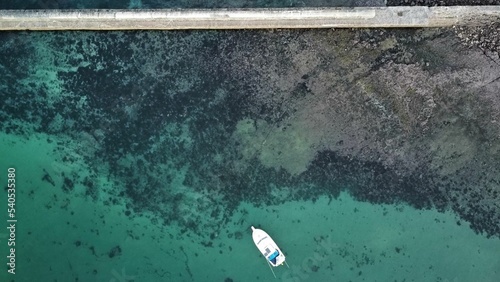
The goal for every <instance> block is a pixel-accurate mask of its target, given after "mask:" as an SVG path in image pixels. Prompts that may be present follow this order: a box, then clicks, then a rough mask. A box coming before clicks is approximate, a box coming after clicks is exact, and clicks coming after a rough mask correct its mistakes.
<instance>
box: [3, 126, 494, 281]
mask: <svg viewBox="0 0 500 282" xmlns="http://www.w3.org/2000/svg"><path fill="white" fill-rule="evenodd" d="M47 138H49V139H50V140H52V142H51V143H48V142H47ZM57 141H58V139H57V138H55V137H49V136H47V135H42V134H40V135H38V134H33V135H32V136H31V137H30V138H29V139H26V138H24V137H18V136H12V135H5V134H3V133H2V134H0V144H1V145H0V155H1V156H2V158H1V160H0V171H3V172H5V173H2V174H0V180H1V181H2V182H3V183H6V180H5V178H6V171H7V167H10V166H14V167H15V168H16V171H17V177H16V180H17V183H18V186H17V189H18V190H17V198H16V199H17V205H18V206H17V216H18V229H17V230H16V232H17V235H16V239H17V242H18V245H17V246H16V247H17V250H16V254H17V259H18V260H17V262H18V268H17V271H16V272H17V274H16V276H15V281H55V279H57V281H75V279H76V277H78V278H79V281H132V280H134V281H224V279H226V278H228V277H229V278H231V279H233V281H257V279H259V281H268V280H273V279H274V278H273V277H272V273H271V272H270V270H269V268H268V266H267V265H266V261H265V260H264V258H262V257H261V255H260V254H259V252H258V250H257V249H256V248H255V246H254V245H253V242H252V239H251V232H250V226H251V225H254V226H258V227H261V228H263V229H264V230H266V231H267V232H268V233H269V234H270V235H271V236H273V238H274V239H275V241H276V242H277V243H278V244H279V245H280V247H281V248H282V249H283V251H284V252H285V253H286V255H287V260H288V263H289V265H290V269H287V268H286V267H280V268H277V269H275V271H276V275H277V276H278V279H277V280H276V281H349V280H352V281H404V280H405V279H406V281H496V280H495V279H494V277H499V275H500V273H499V272H500V257H499V256H498V254H499V253H500V240H499V239H498V238H491V239H487V238H485V237H484V236H482V235H477V234H475V233H474V232H473V231H472V230H470V229H469V227H468V224H467V223H465V222H461V225H458V224H457V221H458V219H457V218H456V217H455V216H454V215H453V214H450V213H437V212H436V211H433V210H427V211H419V210H415V209H413V208H410V207H407V206H403V205H400V206H389V205H371V204H368V203H360V202H356V201H354V200H353V199H352V198H350V197H349V196H348V195H347V194H342V195H341V197H339V198H338V199H332V200H331V201H330V200H329V199H328V198H325V197H322V198H319V200H317V201H316V202H314V203H313V202H288V203H285V204H282V205H277V206H268V207H262V208H257V207H254V206H252V205H250V204H245V203H243V204H241V205H240V207H239V208H238V211H237V212H236V213H235V214H234V215H233V217H232V218H231V221H230V222H229V223H228V224H227V226H226V227H225V228H224V231H223V232H221V233H220V234H218V236H217V237H216V238H214V240H212V242H211V246H203V245H201V244H200V243H199V241H198V238H196V237H195V236H194V235H190V234H189V232H187V233H185V234H183V235H179V230H178V228H177V227H176V226H174V225H172V226H167V227H164V226H161V224H154V223H152V221H151V220H150V219H148V218H147V217H150V218H154V216H153V215H147V214H146V215H143V216H135V217H132V218H129V217H127V216H125V215H124V210H125V208H124V207H123V203H122V202H123V201H122V200H119V202H118V203H117V204H115V205H103V204H102V203H103V201H104V200H105V199H106V198H107V197H109V195H107V194H106V193H107V192H106V191H108V190H110V189H109V187H110V186H112V185H119V184H120V183H119V182H115V181H116V180H114V179H112V178H109V179H108V175H107V171H106V170H105V169H104V168H103V169H102V170H99V169H97V171H98V173H99V174H98V176H97V177H96V179H95V183H96V184H98V185H99V187H101V192H102V193H101V194H100V195H99V198H98V200H97V201H95V202H93V201H92V200H91V199H90V198H85V197H84V196H83V187H81V185H78V184H77V185H75V188H74V190H73V192H72V193H71V194H68V193H64V192H63V191H62V189H61V186H62V179H61V177H59V176H58V173H57V172H59V173H60V172H61V171H64V172H65V173H77V174H82V175H86V174H89V175H90V172H89V171H85V169H87V170H89V168H88V167H87V168H86V167H85V166H86V164H85V163H84V162H83V159H81V158H78V154H77V153H76V152H73V153H74V154H72V155H73V157H74V161H73V162H72V165H73V166H71V165H69V164H64V165H61V164H60V163H58V162H59V160H60V158H61V156H62V155H65V154H68V152H69V151H71V148H66V149H62V148H58V149H56V148H57ZM44 169H45V170H46V171H47V172H48V173H49V174H50V175H52V178H53V181H54V183H55V185H54V186H53V185H51V184H50V183H49V182H47V181H42V180H41V179H42V177H43V175H44V171H43V170H44ZM94 169H96V168H94ZM0 203H4V205H5V206H6V204H7V201H6V194H5V193H1V199H0ZM1 232H2V233H0V252H1V257H3V259H2V260H3V261H4V260H5V256H6V254H7V250H6V248H7V246H6V241H5V239H6V231H5V229H2V231H1ZM78 242H79V243H78ZM78 244H79V246H78ZM205 244H209V242H205ZM116 246H119V247H120V250H121V251H117V249H115V256H114V257H110V256H109V254H110V251H111V250H112V249H113V248H115V247H116ZM7 278H12V277H9V276H7V273H6V272H5V271H2V272H1V273H0V281H7ZM34 279H35V280H34ZM127 279H128V280H127Z"/></svg>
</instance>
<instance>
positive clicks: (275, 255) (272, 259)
mask: <svg viewBox="0 0 500 282" xmlns="http://www.w3.org/2000/svg"><path fill="white" fill-rule="evenodd" d="M279 255H280V253H279V252H278V250H276V251H274V253H272V254H271V255H270V256H269V261H272V262H273V263H276V257H277V256H279Z"/></svg>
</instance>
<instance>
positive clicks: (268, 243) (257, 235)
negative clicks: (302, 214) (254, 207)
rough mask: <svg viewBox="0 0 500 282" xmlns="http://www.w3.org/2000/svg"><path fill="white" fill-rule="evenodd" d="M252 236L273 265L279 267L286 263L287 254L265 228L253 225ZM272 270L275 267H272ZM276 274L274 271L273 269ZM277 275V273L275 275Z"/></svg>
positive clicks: (258, 247)
mask: <svg viewBox="0 0 500 282" xmlns="http://www.w3.org/2000/svg"><path fill="white" fill-rule="evenodd" d="M252 238H253V242H254V243H255V246H257V249H259V251H260V252H261V253H262V255H263V256H264V257H265V258H266V261H267V262H268V263H269V264H270V265H271V266H273V267H278V266H280V265H283V263H285V264H286V265H287V266H288V264H287V263H286V261H285V254H283V252H282V251H281V250H280V248H279V247H278V245H277V244H276V243H275V242H274V240H273V238H271V236H269V234H267V233H266V232H265V231H264V230H262V229H258V228H255V227H253V226H252ZM271 271H273V269H272V268H271ZM273 275H274V271H273ZM274 277H276V275H274Z"/></svg>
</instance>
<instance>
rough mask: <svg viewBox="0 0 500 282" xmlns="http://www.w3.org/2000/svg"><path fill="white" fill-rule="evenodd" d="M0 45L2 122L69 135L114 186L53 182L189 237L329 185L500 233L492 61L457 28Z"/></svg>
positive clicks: (2, 38) (326, 190)
mask: <svg viewBox="0 0 500 282" xmlns="http://www.w3.org/2000/svg"><path fill="white" fill-rule="evenodd" d="M0 46H1V47H0V49H1V52H0V68H1V69H2V73H3V74H4V75H3V76H1V77H0V81H1V82H0V85H1V86H0V96H1V98H2V100H3V101H4V103H3V104H2V105H1V106H0V116H1V119H2V121H3V122H2V123H1V128H0V130H2V131H4V132H7V133H9V134H17V135H29V134H32V133H35V132H43V133H47V134H49V135H52V136H54V137H60V136H64V137H68V138H66V139H61V140H73V141H72V142H70V141H59V142H60V143H61V144H60V145H61V146H73V148H74V150H75V151H76V152H77V153H78V154H79V155H81V156H83V158H84V159H85V161H86V162H87V163H88V164H89V167H92V168H93V169H94V174H99V173H103V171H106V172H107V173H108V174H109V175H108V177H109V178H110V179H112V180H113V181H114V183H115V185H113V187H112V188H111V189H110V190H109V191H107V193H110V194H111V195H113V197H111V198H109V199H105V200H103V199H102V198H100V197H99V193H100V191H101V190H102V187H99V185H98V183H93V182H92V181H91V179H92V177H89V176H88V175H85V176H80V175H64V176H63V178H64V180H65V181H64V182H65V183H66V186H64V188H65V191H66V193H73V188H72V187H73V185H78V184H81V185H84V186H85V187H86V189H87V190H86V196H88V197H89V199H90V200H93V201H102V200H103V201H105V204H110V205H113V204H116V200H113V199H117V198H121V199H125V201H126V202H127V209H128V210H127V212H126V215H127V216H134V215H136V214H141V213H143V212H150V213H152V214H154V215H155V218H154V219H152V221H153V222H154V223H156V224H178V225H179V226H180V227H181V229H182V232H193V233H197V234H198V235H200V236H202V237H203V236H207V234H218V233H219V231H220V229H222V228H223V226H224V224H225V223H227V221H228V219H229V217H230V216H231V214H232V212H233V211H234V210H235V209H236V208H237V207H238V205H239V203H241V202H242V201H246V202H251V203H254V204H256V205H269V204H275V203H280V202H285V201H291V200H307V199H313V200H314V199H316V198H317V197H319V196H322V195H327V196H329V197H337V196H338V195H339V194H340V192H341V191H348V192H349V193H350V194H351V195H353V196H354V197H355V198H356V199H358V200H360V201H367V202H372V203H406V204H408V205H411V206H413V207H415V208H419V209H430V208H436V209H438V210H443V211H444V210H448V209H451V210H453V211H454V212H456V213H457V214H458V215H459V216H460V217H461V218H463V219H464V220H467V221H468V222H469V223H470V225H471V228H473V229H474V230H475V231H477V232H480V233H484V234H486V235H488V236H499V235H500V226H499V225H498V222H500V197H499V196H500V195H499V190H500V171H499V170H500V140H499V138H500V124H499V121H500V96H499V95H498V89H499V88H500V79H499V73H500V62H499V61H498V60H497V59H495V57H494V56H488V54H487V53H485V51H484V50H479V49H470V48H468V47H467V46H464V45H462V44H461V42H460V38H459V37H458V36H457V35H456V33H455V31H454V30H451V29H427V30H418V29H415V30H376V29H371V30H331V29H328V30H294V31H291V30H280V31H277V30H270V31H218V32H216V31H203V32H202V31H178V32H160V31H154V32H105V33H104V32H60V33H29V32H26V33H2V34H0ZM64 142H66V143H64ZM75 144H76V145H75ZM71 161H72V159H71V156H63V157H62V159H61V162H62V163H63V164H64V163H65V162H67V163H69V162H71ZM52 177H53V176H52ZM44 178H46V179H48V180H50V179H51V176H44ZM52 182H53V181H52ZM212 236H213V235H212Z"/></svg>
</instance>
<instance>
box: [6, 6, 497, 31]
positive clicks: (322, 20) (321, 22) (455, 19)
mask: <svg viewBox="0 0 500 282" xmlns="http://www.w3.org/2000/svg"><path fill="white" fill-rule="evenodd" d="M499 19H500V6H453V7H415V6H414V7H359V8H278V9H213V10H208V9H207V10H193V9H178V10H171V9H160V10H0V30H140V29H145V30H178V29H270V28H375V27H379V28H391V27H393V28H404V27H447V26H454V25H468V26H470V25H481V24H485V23H488V22H494V21H498V20H499Z"/></svg>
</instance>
